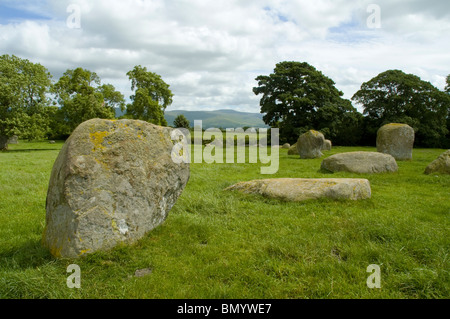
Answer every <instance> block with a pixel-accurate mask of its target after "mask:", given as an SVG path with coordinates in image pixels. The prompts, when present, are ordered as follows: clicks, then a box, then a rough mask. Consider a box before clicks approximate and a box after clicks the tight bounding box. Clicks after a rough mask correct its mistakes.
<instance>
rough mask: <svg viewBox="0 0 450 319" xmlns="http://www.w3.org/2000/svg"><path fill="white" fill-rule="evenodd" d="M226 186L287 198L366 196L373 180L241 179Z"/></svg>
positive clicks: (251, 192) (299, 199)
mask: <svg viewBox="0 0 450 319" xmlns="http://www.w3.org/2000/svg"><path fill="white" fill-rule="evenodd" d="M226 190H238V191H240V192H243V193H247V194H260V195H263V196H265V197H269V198H275V199H280V200H285V201H295V202H298V201H304V200H308V199H318V198H331V199H351V200H358V199H366V198H370V196H371V190H370V183H369V181H368V180H367V179H353V178H316V179H309V178H275V179H261V180H253V181H248V182H240V183H237V184H235V185H233V186H230V187H228V188H227V189H226Z"/></svg>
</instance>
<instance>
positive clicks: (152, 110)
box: [127, 65, 173, 126]
mask: <svg viewBox="0 0 450 319" xmlns="http://www.w3.org/2000/svg"><path fill="white" fill-rule="evenodd" d="M127 75H128V77H129V79H130V81H131V90H133V91H135V92H134V94H133V95H132V96H130V99H131V101H132V103H131V104H128V105H127V114H128V115H129V116H130V117H131V118H134V119H139V120H144V121H148V122H151V123H153V124H157V125H163V126H167V121H166V119H165V118H164V110H165V109H166V107H167V106H169V105H170V104H172V97H173V94H172V91H170V89H169V85H168V84H167V83H166V82H164V81H163V80H162V78H161V76H160V75H158V74H156V73H153V72H150V71H147V68H146V67H142V66H140V65H138V66H135V67H134V69H133V70H131V71H129V72H128V73H127Z"/></svg>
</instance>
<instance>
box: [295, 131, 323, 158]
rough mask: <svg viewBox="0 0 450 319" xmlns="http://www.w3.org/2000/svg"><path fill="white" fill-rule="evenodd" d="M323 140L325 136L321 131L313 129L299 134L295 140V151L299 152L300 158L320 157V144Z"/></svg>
mask: <svg viewBox="0 0 450 319" xmlns="http://www.w3.org/2000/svg"><path fill="white" fill-rule="evenodd" d="M324 141H325V137H324V136H323V134H322V133H320V132H318V131H314V130H309V131H308V132H306V133H304V134H302V135H300V137H299V138H298V140H297V151H298V153H299V154H300V158H304V159H307V158H319V157H322V155H323V154H322V152H321V150H322V146H323V143H324Z"/></svg>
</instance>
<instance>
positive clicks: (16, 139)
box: [8, 135, 19, 144]
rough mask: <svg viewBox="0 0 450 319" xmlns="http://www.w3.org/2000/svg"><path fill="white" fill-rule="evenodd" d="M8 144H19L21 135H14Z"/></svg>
mask: <svg viewBox="0 0 450 319" xmlns="http://www.w3.org/2000/svg"><path fill="white" fill-rule="evenodd" d="M8 144H19V137H18V136H17V135H13V136H11V137H10V138H9V139H8Z"/></svg>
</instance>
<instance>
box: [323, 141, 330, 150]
mask: <svg viewBox="0 0 450 319" xmlns="http://www.w3.org/2000/svg"><path fill="white" fill-rule="evenodd" d="M331 146H332V143H331V141H330V140H325V141H323V145H322V150H323V151H331Z"/></svg>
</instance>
